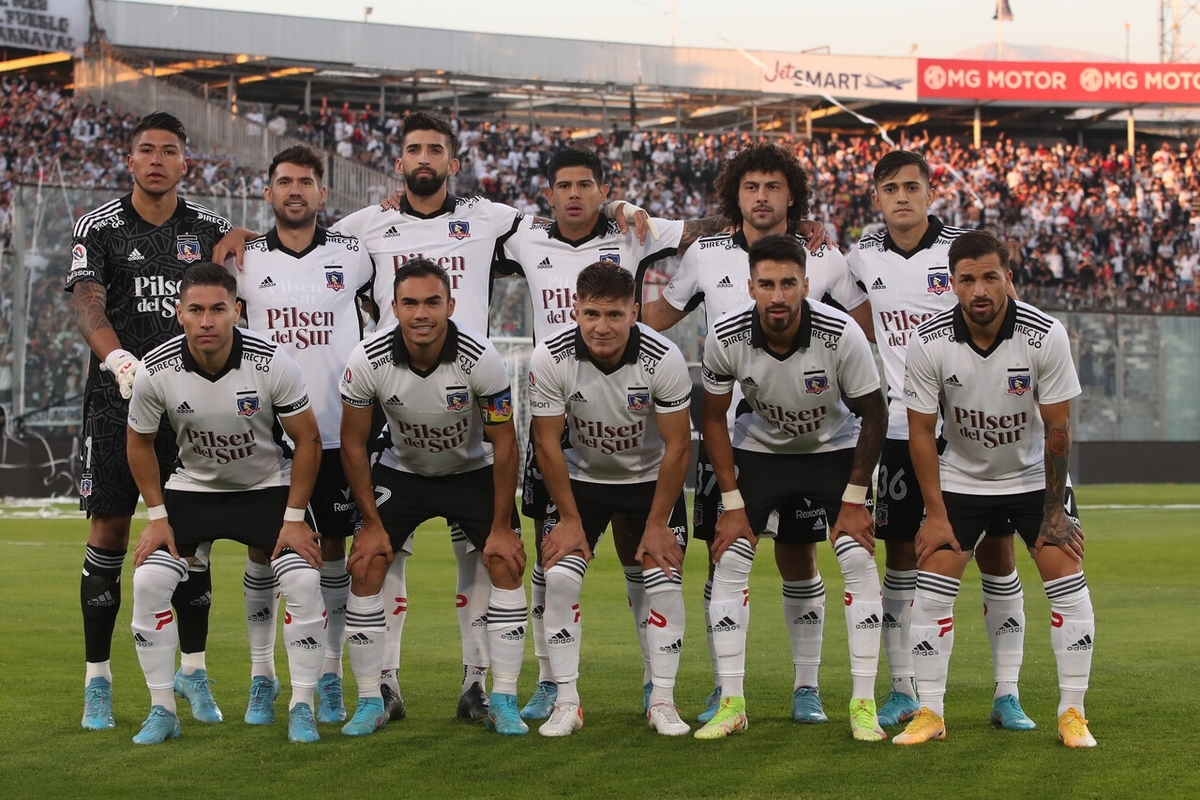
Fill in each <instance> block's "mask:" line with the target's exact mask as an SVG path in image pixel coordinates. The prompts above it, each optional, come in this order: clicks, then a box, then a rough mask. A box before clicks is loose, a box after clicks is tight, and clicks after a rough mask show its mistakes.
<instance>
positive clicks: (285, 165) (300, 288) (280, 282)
mask: <svg viewBox="0 0 1200 800" xmlns="http://www.w3.org/2000/svg"><path fill="white" fill-rule="evenodd" d="M324 172H325V169H324V166H323V165H322V163H321V158H320V156H318V155H317V154H316V153H314V152H313V151H312V150H311V149H310V148H308V147H305V146H303V145H298V146H296V147H289V148H288V149H287V150H284V151H283V152H281V153H280V154H279V155H277V156H275V158H274V160H273V161H272V162H271V166H270V168H269V169H268V171H267V180H268V186H267V187H266V189H265V190H264V192H263V195H264V197H265V198H266V199H267V201H268V202H269V203H270V204H271V207H272V209H273V211H274V212H275V227H273V228H272V229H271V230H269V231H267V233H266V235H265V236H262V237H261V238H259V239H255V240H254V241H252V242H249V243H247V245H246V252H245V255H244V256H243V258H242V270H240V271H238V272H237V281H238V297H240V298H241V299H242V302H243V303H244V304H245V309H246V321H247V323H248V325H249V327H250V329H251V330H254V331H257V332H259V333H260V334H261V335H263V336H264V337H266V338H267V339H268V340H270V341H271V342H273V343H276V344H279V345H281V346H282V347H283V348H284V349H285V350H286V351H287V352H288V354H289V355H290V356H291V357H292V358H293V359H294V360H295V361H296V363H297V364H299V365H300V368H301V369H302V370H303V371H304V373H305V375H307V376H308V386H309V395H310V399H311V400H312V407H313V411H314V413H315V414H316V416H317V424H318V425H319V426H320V429H321V446H322V448H323V449H324V452H323V455H322V458H321V472H320V474H319V475H318V476H317V482H316V487H315V488H314V490H313V497H312V518H313V521H314V528H315V529H316V531H317V533H318V534H320V536H321V557H322V560H321V593H322V595H323V597H324V600H325V608H326V609H327V611H328V613H329V628H328V630H327V631H326V633H327V639H326V646H325V663H324V665H323V666H322V668H321V680H320V682H319V683H318V687H317V720H318V721H320V722H342V721H343V720H345V718H346V709H345V706H344V705H343V702H342V643H343V641H344V640H345V638H346V634H345V632H346V597H347V595H348V594H349V592H350V576H349V575H348V574H347V573H346V537H347V536H350V535H352V534H353V532H354V520H353V516H354V502H353V500H351V498H350V490H349V488H348V486H347V485H346V478H345V476H344V475H343V474H342V459H341V456H340V454H339V451H338V448H339V441H340V440H339V431H340V428H341V420H342V403H341V398H340V397H339V395H338V379H339V378H340V376H341V374H342V367H344V366H345V358H346V353H348V352H349V351H350V350H351V349H353V347H354V345H355V344H357V343H358V341H359V339H361V338H362V323H361V318H360V316H359V313H358V302H357V299H358V296H359V295H365V294H366V293H367V292H368V291H369V289H370V286H371V282H372V280H373V278H374V266H373V265H372V263H371V258H370V256H368V255H367V251H366V250H365V249H364V248H363V247H361V246H360V245H359V242H358V239H356V238H355V237H353V236H347V235H344V234H341V233H338V232H337V231H336V230H326V229H325V228H322V227H320V226H319V225H317V211H318V210H320V208H321V205H322V204H323V203H324V202H325V187H324V186H323V185H322V184H321V181H322V178H323V177H324ZM243 583H244V588H245V599H246V619H247V622H248V625H249V627H250V662H251V664H250V668H251V681H250V704H249V707H248V708H247V709H246V722H248V723H250V724H260V725H262V724H268V723H270V722H271V721H272V720H273V719H274V718H275V710H274V707H273V706H272V701H273V700H274V699H275V696H276V695H277V694H278V693H279V681H278V680H277V679H276V677H275V660H274V647H275V609H276V606H277V605H278V595H277V593H276V590H277V583H276V581H275V574H274V572H273V571H272V568H271V565H270V564H268V562H267V554H266V553H263V552H261V551H256V550H251V551H250V556H249V558H248V559H247V561H246V575H245V579H244V581H243Z"/></svg>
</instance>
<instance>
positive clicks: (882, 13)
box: [139, 0, 1200, 62]
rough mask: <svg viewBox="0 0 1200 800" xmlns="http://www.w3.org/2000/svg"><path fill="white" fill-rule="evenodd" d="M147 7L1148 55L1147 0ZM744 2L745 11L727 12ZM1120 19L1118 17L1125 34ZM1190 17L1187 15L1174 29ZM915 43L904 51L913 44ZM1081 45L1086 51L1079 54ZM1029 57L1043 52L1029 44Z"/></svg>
mask: <svg viewBox="0 0 1200 800" xmlns="http://www.w3.org/2000/svg"><path fill="white" fill-rule="evenodd" d="M139 2H152V3H156V4H158V5H170V6H194V7H201V8H215V9H232V10H238V11H256V12H263V13H271V14H286V15H289V16H306V17H316V18H323V19H341V20H353V21H358V22H362V21H363V16H364V10H365V9H366V8H367V7H370V8H371V9H372V11H371V13H370V15H369V17H368V21H369V22H371V23H375V24H395V25H413V26H417V27H423V28H444V29H449V30H460V31H476V32H486V33H507V34H523V35H528V36H554V37H560V38H568V39H589V40H596V41H609V42H631V43H637V44H654V45H669V44H671V43H672V27H673V28H674V43H675V45H677V46H680V47H715V48H742V49H745V50H768V51H780V52H800V51H803V50H810V49H815V48H822V47H828V48H829V52H831V53H834V54H836V55H877V56H908V55H912V54H915V55H917V56H925V57H927V58H950V57H954V56H956V55H958V54H960V53H963V52H964V51H966V50H970V49H973V48H976V47H979V46H985V45H989V44H990V45H992V46H993V47H994V46H995V45H996V43H997V40H998V39H999V38H1001V37H1002V39H1003V46H1004V49H1005V52H1006V59H1011V58H1013V54H1014V53H1018V54H1019V53H1029V52H1030V51H1027V50H1017V49H1016V48H1017V47H1018V46H1019V47H1022V48H1031V47H1032V48H1036V47H1056V48H1063V49H1067V50H1072V51H1077V53H1076V54H1074V55H1072V56H1070V57H1071V58H1073V59H1074V60H1088V55H1091V56H1104V57H1107V60H1114V61H1124V60H1125V58H1126V52H1127V49H1126V48H1127V43H1128V55H1129V58H1130V59H1131V60H1132V61H1140V62H1156V61H1158V60H1159V55H1158V53H1159V8H1160V3H1159V2H1158V0H1123V2H1120V3H1116V2H1096V1H1095V0H1010V2H1009V6H1010V8H1011V9H1012V14H1013V19H1012V21H1011V22H1005V23H1004V24H1003V27H1002V31H998V30H997V29H998V27H999V26H998V25H997V23H996V22H995V21H994V20H993V19H992V15H993V13H994V11H995V2H993V0H916V2H910V3H898V2H895V0H847V1H845V2H822V3H807V2H799V1H798V0H762V1H761V2H758V3H753V4H751V5H748V6H740V5H738V4H737V3H732V2H729V0H724V1H723V2H717V0H676V2H675V3H674V7H675V15H674V26H672V24H671V15H670V9H671V6H672V3H671V2H670V0H612V1H611V2H607V3H563V2H523V3H517V4H511V3H500V2H495V0H454V1H453V2H448V3H416V2H401V1H400V0H351V2H340V3H338V2H330V1H329V0H139ZM739 11H744V13H738V12H739ZM1126 23H1128V24H1129V29H1128V38H1127V36H1126ZM1190 28H1195V31H1194V32H1195V34H1196V35H1195V36H1194V37H1193V38H1194V39H1195V40H1197V41H1200V20H1195V21H1192V20H1189V21H1188V23H1187V24H1186V25H1185V26H1184V31H1185V34H1186V33H1189V32H1191V31H1190V30H1189V29H1190ZM914 48H915V50H914ZM1085 54H1088V55H1085ZM1026 57H1028V58H1031V59H1041V58H1046V57H1049V56H1041V55H1036V54H1030V55H1028V56H1026Z"/></svg>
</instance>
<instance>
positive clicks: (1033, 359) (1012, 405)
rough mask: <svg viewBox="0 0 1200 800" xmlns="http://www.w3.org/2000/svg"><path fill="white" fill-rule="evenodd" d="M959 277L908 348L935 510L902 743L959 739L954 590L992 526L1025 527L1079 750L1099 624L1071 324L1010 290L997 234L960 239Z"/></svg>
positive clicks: (913, 433)
mask: <svg viewBox="0 0 1200 800" xmlns="http://www.w3.org/2000/svg"><path fill="white" fill-rule="evenodd" d="M950 277H951V280H952V282H953V286H954V293H955V294H956V295H957V297H958V304H957V305H955V306H954V308H952V309H950V310H948V311H943V312H942V313H940V314H937V315H935V316H934V317H933V318H932V319H930V320H929V321H927V322H925V323H924V324H922V325H921V326H920V327H919V328H917V332H916V335H915V336H914V337H913V339H912V341H911V343H910V344H909V350H908V378H907V380H906V381H905V384H904V403H905V405H906V406H907V407H908V420H909V447H910V449H911V451H912V462H913V467H914V468H915V469H916V474H917V478H918V480H920V482H921V492H922V494H923V496H924V498H925V509H926V514H927V515H926V518H925V522H923V523H922V524H921V529H920V531H918V533H917V539H916V551H917V559H918V565H919V567H920V573H919V574H918V575H917V591H916V599H915V600H914V602H913V609H912V637H911V639H910V642H911V644H912V652H913V656H914V659H913V660H914V662H915V666H916V677H917V690H918V691H919V693H920V694H919V698H920V705H921V708H920V710H919V711H918V712H917V715H916V716H915V717H914V719H913V721H912V722H910V723H909V724H908V727H907V728H905V729H904V732H903V733H902V734H900V735H899V736H897V737H896V738H895V740H894V741H895V743H896V744H900V745H907V744H919V743H921V742H927V741H930V740H932V739H944V738H946V723H945V722H944V720H943V717H944V716H945V714H944V712H943V710H942V705H943V698H944V696H945V693H946V673H947V671H948V668H949V665H950V652H951V650H952V648H953V647H954V598H955V597H956V596H957V595H958V589H959V584H960V581H961V579H962V574H963V570H964V569H966V566H967V561H969V560H970V558H971V551H972V550H973V549H974V547H975V546H976V545H977V544H978V542H979V541H980V540H981V539H982V538H983V537H984V535H985V533H984V532H985V531H986V530H987V529H988V527H989V526H991V525H993V524H996V523H1004V522H1011V523H1012V524H1014V525H1015V526H1016V528H1017V532H1018V533H1019V534H1020V535H1021V538H1022V539H1023V540H1024V541H1025V545H1026V546H1027V547H1028V548H1029V552H1030V553H1031V554H1032V555H1033V560H1034V562H1035V563H1036V564H1037V568H1038V572H1039V573H1040V574H1041V577H1042V585H1043V587H1044V588H1045V590H1046V597H1048V598H1049V600H1050V643H1051V647H1052V648H1053V650H1054V657H1055V660H1056V661H1057V662H1058V686H1059V691H1060V699H1059V704H1058V737H1059V739H1061V740H1062V742H1063V743H1064V744H1065V745H1066V746H1067V747H1095V746H1096V740H1095V739H1094V738H1093V737H1092V734H1091V732H1090V731H1089V730H1088V727H1087V720H1086V719H1085V718H1084V715H1083V698H1084V694H1085V693H1086V692H1087V686H1088V677H1089V675H1090V672H1091V664H1092V640H1093V639H1094V638H1095V635H1096V620H1095V616H1094V615H1093V613H1092V601H1091V596H1090V595H1089V593H1088V587H1087V581H1086V580H1085V579H1084V577H1083V568H1082V559H1083V537H1082V535H1081V533H1080V531H1079V527H1078V522H1077V520H1076V519H1075V509H1074V498H1073V497H1072V494H1071V491H1070V489H1068V488H1067V483H1068V480H1067V461H1068V457H1069V455H1070V451H1071V427H1070V422H1071V399H1072V398H1074V397H1077V396H1078V395H1079V393H1080V388H1079V379H1078V377H1077V376H1076V374H1075V367H1074V364H1073V363H1072V361H1071V346H1070V342H1069V341H1068V339H1067V331H1066V329H1065V328H1064V327H1063V326H1062V323H1060V322H1058V320H1056V319H1054V318H1053V317H1049V316H1047V315H1045V314H1042V313H1041V312H1039V311H1038V310H1036V309H1035V308H1033V307H1032V306H1028V305H1025V304H1024V303H1019V302H1017V301H1016V300H1014V299H1012V298H1011V297H1010V296H1009V283H1010V281H1011V280H1012V273H1011V272H1009V270H1008V248H1007V247H1005V245H1004V244H1003V243H1002V242H1001V241H1000V240H998V239H997V238H996V237H995V236H994V235H993V234H992V233H991V232H990V231H971V232H969V233H964V234H963V235H961V236H959V237H958V238H957V239H955V241H954V243H953V244H952V245H951V246H950ZM939 410H940V411H941V415H942V423H943V424H942V428H941V437H942V440H943V442H944V444H945V448H944V450H942V451H941V452H940V456H939V442H938V414H939Z"/></svg>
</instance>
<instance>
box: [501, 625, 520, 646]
mask: <svg viewBox="0 0 1200 800" xmlns="http://www.w3.org/2000/svg"><path fill="white" fill-rule="evenodd" d="M500 638H501V639H505V640H506V641H510V642H523V641H525V626H524V625H520V626H518V627H516V628H514V629H513V630H511V631H508V632H506V633H502V634H500Z"/></svg>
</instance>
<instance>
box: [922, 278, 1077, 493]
mask: <svg viewBox="0 0 1200 800" xmlns="http://www.w3.org/2000/svg"><path fill="white" fill-rule="evenodd" d="M1080 391H1081V390H1080V388H1079V378H1078V377H1077V376H1076V374H1075V365H1074V362H1073V361H1072V360H1071V344H1070V341H1069V340H1068V338H1067V330H1066V328H1064V327H1063V325H1062V323H1061V322H1059V321H1058V320H1056V319H1054V318H1053V317H1050V316H1047V315H1046V314H1043V313H1042V312H1040V311H1038V310H1037V309H1036V308H1034V307H1033V306H1030V305H1026V304H1025V303H1020V302H1017V301H1015V300H1011V299H1010V300H1009V303H1008V310H1007V312H1006V314H1005V317H1004V323H1003V325H1002V326H1001V328H1000V333H999V335H998V337H997V339H996V341H995V343H994V344H993V345H992V347H991V348H990V349H989V350H988V351H986V352H984V351H981V350H979V349H978V348H977V347H976V346H975V343H974V342H973V341H972V340H971V335H970V332H969V331H968V329H967V324H966V320H965V319H964V317H963V312H962V308H961V307H960V306H958V305H955V306H954V308H952V309H950V310H949V311H943V312H942V313H940V314H938V315H937V316H935V317H934V318H933V319H931V320H929V321H928V322H926V323H924V324H923V325H921V326H920V327H919V328H917V333H916V336H914V337H912V342H911V343H910V344H909V348H908V378H907V380H906V382H905V384H904V403H905V405H906V406H907V407H908V408H911V409H913V410H914V411H919V412H921V413H924V414H935V413H938V411H939V410H940V411H941V415H942V436H943V437H944V438H945V439H946V448H945V451H944V452H943V453H942V455H941V458H940V461H941V478H942V489H944V490H945V491H948V492H960V493H964V494H985V495H997V494H1020V493H1022V492H1032V491H1038V490H1040V489H1045V488H1046V466H1045V461H1044V450H1045V441H1044V440H1045V436H1046V432H1045V426H1044V425H1043V423H1042V416H1041V414H1040V413H1039V409H1038V406H1039V405H1051V404H1053V403H1061V402H1064V401H1066V400H1070V399H1072V398H1074V397H1077V396H1078V395H1079V394H1080Z"/></svg>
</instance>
